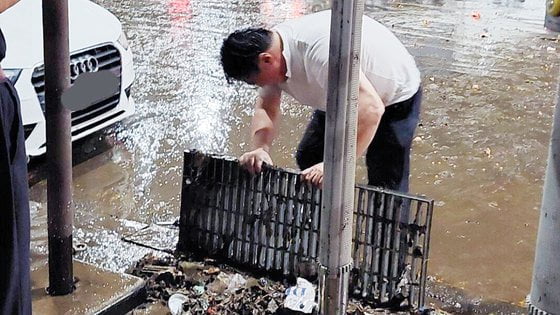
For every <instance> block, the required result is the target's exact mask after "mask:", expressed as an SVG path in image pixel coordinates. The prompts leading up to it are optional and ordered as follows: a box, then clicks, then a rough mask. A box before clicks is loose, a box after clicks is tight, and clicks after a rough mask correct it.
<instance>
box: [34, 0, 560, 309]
mask: <svg viewBox="0 0 560 315" xmlns="http://www.w3.org/2000/svg"><path fill="white" fill-rule="evenodd" d="M95 2H97V3H98V4H100V5H102V6H104V7H106V8H107V9H109V10H110V11H111V12H112V13H114V14H115V15H116V16H118V17H119V18H120V20H121V22H122V23H123V26H124V29H125V31H126V33H127V34H128V37H129V41H130V43H131V47H132V49H133V53H134V61H135V70H136V81H135V84H134V86H133V92H132V95H133V97H134V98H135V101H136V106H137V110H136V114H135V115H134V116H132V117H131V118H129V119H127V120H125V121H123V122H121V123H118V124H117V125H115V126H113V127H110V128H108V129H107V130H105V131H104V132H103V133H99V134H96V135H95V136H92V137H89V138H88V139H85V140H83V141H80V143H78V144H77V145H76V146H75V152H74V153H75V156H76V160H77V161H78V162H77V163H76V166H75V167H74V203H75V211H76V214H75V221H74V222H75V232H74V239H75V241H79V242H84V243H86V244H87V246H88V249H87V250H86V251H84V252H81V253H78V254H77V255H76V258H78V259H81V260H84V261H86V262H92V263H95V264H96V265H98V266H100V267H102V268H107V269H110V270H113V271H122V270H124V269H126V268H127V267H128V266H129V265H130V264H131V263H132V262H133V261H135V260H137V259H139V258H140V257H142V256H143V255H144V254H145V253H147V252H148V251H149V250H148V249H145V248H141V247H136V246H131V245H130V244H124V243H122V242H121V241H120V238H121V236H122V235H124V234H126V233H128V232H129V231H132V230H135V229H137V228H138V223H137V222H140V223H142V224H151V223H157V222H162V221H169V220H173V219H174V218H175V217H177V216H178V215H179V204H180V184H181V176H182V156H183V155H182V154H183V151H184V150H185V149H200V150H204V151H208V152H216V153H223V154H227V155H233V156H239V155H240V154H242V153H243V152H244V151H245V150H248V149H249V148H250V145H249V136H248V135H249V130H248V126H249V122H250V115H251V111H252V105H253V101H254V98H255V95H256V91H255V90H254V89H252V88H250V87H248V86H242V85H228V84H227V83H226V81H225V79H224V76H223V72H222V69H221V66H220V64H219V48H220V46H221V42H222V39H223V38H224V37H225V36H227V34H229V32H231V31H233V30H235V29H238V28H242V27H247V26H251V25H257V26H272V25H275V24H277V23H279V22H281V21H284V20H285V19H289V18H293V17H297V16H299V15H302V14H306V13H309V12H312V10H322V9H325V8H327V3H328V1H318V0H317V1H311V0H308V1H305V0H275V1H267V0H260V1H257V0H231V1H219V0H206V1H196V0H122V1H118V2H116V1H111V0H96V1H95ZM473 13H475V14H473ZM477 13H479V14H480V18H479V19H478V18H477ZM366 14H368V15H370V16H372V17H374V18H375V19H377V20H378V21H380V22H382V23H383V24H385V25H386V26H388V27H390V28H391V29H392V30H393V31H394V32H395V33H396V35H397V36H398V37H399V38H400V39H401V40H402V41H403V42H404V44H405V45H406V46H407V47H408V48H409V50H410V52H411V53H412V55H414V56H415V58H416V61H417V63H418V65H419V68H420V70H421V72H422V80H423V88H424V91H425V93H424V101H423V110H422V117H421V125H420V127H419V128H418V129H417V138H416V139H415V142H414V148H413V160H412V181H411V192H413V193H416V194H425V195H427V196H429V197H430V198H433V199H435V200H436V201H437V202H436V205H437V207H436V209H435V213H434V221H433V226H432V239H431V252H430V262H429V274H430V275H432V276H433V277H434V278H435V279H436V281H437V282H440V281H441V282H442V283H444V284H447V285H450V286H452V287H455V288H458V289H463V290H465V291H466V292H468V294H469V295H471V296H474V297H477V298H478V297H481V298H484V299H490V300H499V301H506V302H510V303H514V304H519V303H521V302H522V301H523V300H524V298H525V296H526V295H527V294H528V293H529V290H530V286H531V274H532V265H533V256H534V248H535V239H536V232H537V223H538V215H539V207H540V201H541V194H542V185H543V178H544V171H545V165H546V156H547V150H548V143H549V136H550V128H551V123H552V113H553V108H554V103H555V96H556V85H557V76H558V71H559V67H558V65H559V61H558V60H559V58H558V51H557V50H558V49H560V47H559V45H558V41H557V36H556V35H555V34H548V33H546V32H545V31H544V29H543V27H542V24H543V21H544V1H542V0H525V1H523V0H522V1H519V0H503V1H501V0H479V1H440V0H432V1H427V0H426V1H422V0H417V1H409V2H401V1H369V0H368V1H366ZM380 45H382V43H380ZM309 115H310V110H309V109H308V108H305V107H302V106H300V105H298V104H296V103H295V101H293V100H291V99H290V98H289V97H286V98H285V102H284V103H283V121H282V127H281V131H280V137H279V139H277V141H276V142H275V145H274V148H273V152H272V159H273V161H274V162H275V163H276V164H277V165H279V166H283V167H295V161H294V159H293V152H294V150H295V147H296V145H297V140H299V138H300V137H301V135H302V133H303V130H304V128H305V126H306V123H307V119H308V117H309ZM41 163H42V162H41V161H36V162H34V164H33V167H32V170H34V172H39V171H37V170H38V169H41V167H42V166H41ZM365 175H366V172H365V166H364V164H363V161H360V162H359V166H358V168H357V176H358V177H357V181H358V182H365ZM30 196H31V199H32V258H33V265H34V266H35V267H36V266H38V265H41V264H44V259H46V252H47V230H46V200H47V198H46V182H45V181H44V180H43V181H41V180H40V176H39V180H37V183H36V184H34V185H33V186H32V187H31V195H30ZM519 305H522V304H519Z"/></svg>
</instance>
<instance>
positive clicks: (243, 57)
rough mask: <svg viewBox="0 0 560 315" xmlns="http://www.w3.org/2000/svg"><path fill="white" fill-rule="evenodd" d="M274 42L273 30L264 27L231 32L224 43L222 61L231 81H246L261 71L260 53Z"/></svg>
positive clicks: (227, 77)
mask: <svg viewBox="0 0 560 315" xmlns="http://www.w3.org/2000/svg"><path fill="white" fill-rule="evenodd" d="M271 44H272V32H271V31H269V30H267V29H264V28H246V29H243V30H238V31H235V32H233V33H231V34H230V35H229V36H228V37H227V38H226V39H224V43H223V44H222V49H221V51H220V55H221V63H222V67H223V69H224V73H225V75H226V79H227V80H228V82H229V83H231V82H232V81H233V80H242V81H245V80H247V78H248V77H249V76H250V75H252V74H254V73H258V72H259V61H258V57H259V54H261V53H262V52H265V51H266V50H267V49H269V48H270V45H271Z"/></svg>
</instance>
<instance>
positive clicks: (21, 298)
mask: <svg viewBox="0 0 560 315" xmlns="http://www.w3.org/2000/svg"><path fill="white" fill-rule="evenodd" d="M0 202H1V205H0V251H1V253H2V254H1V255H0V269H1V270H2V271H1V272H0V314H1V315H4V314H31V287H30V284H31V283H30V278H29V272H30V270H29V240H30V238H29V229H30V225H29V198H28V183H27V157H26V154H25V139H24V136H23V127H22V120H21V113H20V106H19V100H18V98H17V94H16V91H15V89H14V88H13V86H12V85H11V83H9V82H7V81H3V82H2V81H0Z"/></svg>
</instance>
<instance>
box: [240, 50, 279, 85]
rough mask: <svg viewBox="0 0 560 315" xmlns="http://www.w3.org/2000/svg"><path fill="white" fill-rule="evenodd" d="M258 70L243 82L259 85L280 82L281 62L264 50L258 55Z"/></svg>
mask: <svg viewBox="0 0 560 315" xmlns="http://www.w3.org/2000/svg"><path fill="white" fill-rule="evenodd" d="M258 62H259V72H258V73H254V74H252V75H250V76H249V77H248V78H247V80H245V82H247V83H248V84H251V85H257V86H260V87H263V86H266V85H275V84H278V83H281V82H282V77H283V76H282V71H281V63H280V61H279V60H278V57H277V56H274V55H273V54H270V53H267V52H264V53H262V54H260V55H259V60H258Z"/></svg>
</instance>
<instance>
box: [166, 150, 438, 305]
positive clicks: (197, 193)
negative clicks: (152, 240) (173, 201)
mask: <svg viewBox="0 0 560 315" xmlns="http://www.w3.org/2000/svg"><path fill="white" fill-rule="evenodd" d="M355 196H356V197H355V211H354V226H353V231H354V237H353V263H354V265H353V271H352V274H351V291H350V292H351V293H352V294H353V295H354V296H359V297H362V298H366V299H370V300H373V301H375V302H377V303H386V302H390V301H394V300H395V299H397V300H406V302H407V305H408V306H410V307H412V308H420V307H422V306H423V305H424V290H425V286H426V284H425V281H426V269H427V261H428V260H427V258H428V251H429V233H430V223H431V218H432V212H433V201H432V200H428V199H424V198H419V197H414V196H409V195H405V194H400V193H396V192H392V191H386V190H381V189H378V188H374V187H370V186H363V185H358V186H356V194H355ZM320 210H321V190H319V189H316V188H314V187H312V186H311V185H308V184H306V183H303V182H301V181H300V178H299V173H298V172H296V171H293V170H286V169H278V168H273V167H265V169H264V170H263V172H262V173H261V174H258V175H255V176H252V175H250V174H248V173H247V172H245V171H244V170H243V169H242V168H240V167H239V165H238V163H237V160H235V159H232V158H228V157H223V156H219V155H209V154H203V153H200V152H197V151H186V152H185V156H184V169H183V187H182V199H181V218H180V234H179V243H178V245H177V247H178V250H179V251H187V250H190V251H197V252H203V253H206V254H209V255H213V256H220V257H223V258H226V259H229V260H231V261H232V262H235V263H238V264H242V265H245V266H248V267H251V268H256V269H259V270H264V271H269V272H282V274H284V275H289V274H298V273H299V271H300V268H302V265H305V264H306V263H308V262H312V263H314V262H317V261H318V257H319V233H320V228H319V223H320V222H321V218H320V215H321V211H320Z"/></svg>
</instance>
